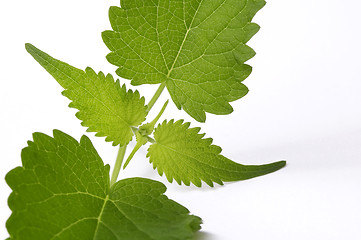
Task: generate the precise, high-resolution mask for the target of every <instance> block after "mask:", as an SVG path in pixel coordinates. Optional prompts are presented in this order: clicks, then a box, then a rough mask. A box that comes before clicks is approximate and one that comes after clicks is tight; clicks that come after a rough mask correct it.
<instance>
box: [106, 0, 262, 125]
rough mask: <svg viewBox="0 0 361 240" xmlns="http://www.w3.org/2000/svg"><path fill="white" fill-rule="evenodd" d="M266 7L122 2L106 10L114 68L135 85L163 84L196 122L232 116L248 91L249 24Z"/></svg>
mask: <svg viewBox="0 0 361 240" xmlns="http://www.w3.org/2000/svg"><path fill="white" fill-rule="evenodd" d="M264 4H265V2H264V0H184V1H177V0H149V1H145V0H139V1H133V0H123V1H121V6H122V8H118V7H111V8H110V11H109V17H110V22H111V25H112V28H113V31H105V32H104V33H103V40H104V42H105V44H106V45H107V46H108V48H109V49H110V50H111V51H112V52H111V53H110V54H109V55H108V56H107V58H108V60H109V62H110V63H112V64H114V65H116V66H118V67H119V68H118V70H117V74H118V75H119V76H121V77H124V78H126V79H131V80H132V84H134V85H139V84H145V83H148V84H155V83H161V82H166V86H167V89H168V91H169V93H170V95H171V97H172V99H173V101H174V103H175V104H176V105H177V107H178V108H183V109H184V110H185V111H186V112H187V113H188V114H190V115H191V116H192V117H193V118H195V119H196V120H197V121H201V122H204V121H205V119H206V116H205V112H209V113H214V114H229V113H231V112H232V111H233V109H232V107H231V106H230V104H229V102H231V101H234V100H237V99H239V98H241V97H243V96H244V95H245V94H246V93H247V92H248V89H247V87H246V86H245V85H243V84H242V83H241V82H242V81H243V80H244V79H245V78H246V77H248V75H249V74H250V73H251V67H250V66H248V65H246V64H244V62H245V61H247V60H248V59H250V58H252V57H253V56H254V55H255V53H254V51H253V50H252V49H251V48H250V47H248V46H247V45H246V43H247V42H248V40H249V39H250V38H251V37H252V36H253V35H254V34H255V33H256V32H257V31H258V30H259V26H258V25H257V24H255V23H251V21H252V18H253V17H254V15H255V14H256V13H257V11H258V10H259V9H261V8H262V7H263V6H264Z"/></svg>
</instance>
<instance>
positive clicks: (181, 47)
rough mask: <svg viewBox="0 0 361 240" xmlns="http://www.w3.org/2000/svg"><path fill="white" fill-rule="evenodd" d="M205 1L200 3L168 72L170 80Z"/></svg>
mask: <svg viewBox="0 0 361 240" xmlns="http://www.w3.org/2000/svg"><path fill="white" fill-rule="evenodd" d="M203 1H204V0H201V2H200V3H199V5H198V7H197V10H196V12H195V13H194V16H193V18H192V21H191V23H190V24H189V28H188V29H187V32H186V34H185V35H184V38H183V41H182V44H181V45H180V47H179V50H178V53H177V55H176V57H175V59H174V61H173V64H172V66H171V68H170V69H169V70H168V74H167V78H169V76H170V74H171V72H172V70H173V68H174V65H175V64H176V62H177V61H178V58H179V55H180V53H181V51H182V49H183V45H184V43H185V41H186V40H187V37H188V33H189V31H190V30H191V29H192V25H193V22H194V19H195V18H196V16H197V14H198V12H199V8H200V7H201V5H202V3H203ZM184 4H185V3H184V1H183V5H184Z"/></svg>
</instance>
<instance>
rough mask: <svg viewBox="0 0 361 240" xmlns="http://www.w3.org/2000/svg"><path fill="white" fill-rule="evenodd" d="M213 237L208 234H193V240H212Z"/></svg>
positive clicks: (201, 232) (202, 232) (199, 232)
mask: <svg viewBox="0 0 361 240" xmlns="http://www.w3.org/2000/svg"><path fill="white" fill-rule="evenodd" d="M214 236H215V235H214V234H211V233H208V232H204V231H198V232H196V233H195V234H194V237H193V240H212V239H214Z"/></svg>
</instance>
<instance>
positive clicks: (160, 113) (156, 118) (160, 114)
mask: <svg viewBox="0 0 361 240" xmlns="http://www.w3.org/2000/svg"><path fill="white" fill-rule="evenodd" d="M168 102H169V100H167V101H166V102H165V103H164V105H163V107H162V109H161V110H160V112H159V113H158V115H157V116H156V117H155V118H154V119H153V121H151V122H150V125H151V126H153V127H154V126H155V124H156V123H157V122H158V120H159V118H160V117H161V116H162V114H163V113H164V110H165V108H166V107H167V105H168Z"/></svg>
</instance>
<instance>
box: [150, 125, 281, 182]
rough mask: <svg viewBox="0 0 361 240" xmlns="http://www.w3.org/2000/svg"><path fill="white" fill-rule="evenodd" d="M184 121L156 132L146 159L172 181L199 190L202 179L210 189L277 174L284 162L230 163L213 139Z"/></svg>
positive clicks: (162, 127)
mask: <svg viewBox="0 0 361 240" xmlns="http://www.w3.org/2000/svg"><path fill="white" fill-rule="evenodd" d="M189 125H190V123H184V124H183V120H179V121H176V122H174V121H173V120H171V121H169V122H167V121H164V122H163V123H162V124H159V125H158V127H157V128H156V129H155V132H154V138H155V141H156V142H155V143H153V144H152V145H151V146H150V147H149V149H148V154H147V156H148V157H149V159H150V162H151V163H153V167H154V168H157V169H158V173H159V174H160V175H163V172H164V173H165V175H166V176H167V179H168V181H169V182H172V181H173V179H175V180H176V181H177V182H178V184H181V183H182V182H183V183H184V184H185V185H187V186H188V185H190V183H191V182H192V183H193V184H194V185H196V186H198V187H200V186H201V181H202V180H203V181H204V182H206V183H207V184H208V185H209V186H213V182H216V183H218V184H221V185H222V184H223V181H225V182H228V181H237V180H245V179H249V178H253V177H257V176H261V175H265V174H267V173H271V172H274V171H277V170H278V169H280V168H282V167H284V166H285V164H286V162H285V161H279V162H275V163H271V164H265V165H259V166H256V165H250V166H246V165H242V164H238V163H236V162H233V161H231V160H229V159H228V158H226V157H224V156H222V155H221V154H220V153H221V151H222V149H221V148H220V147H219V146H216V145H212V139H211V138H203V137H204V135H205V134H198V132H199V130H200V128H189Z"/></svg>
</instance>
